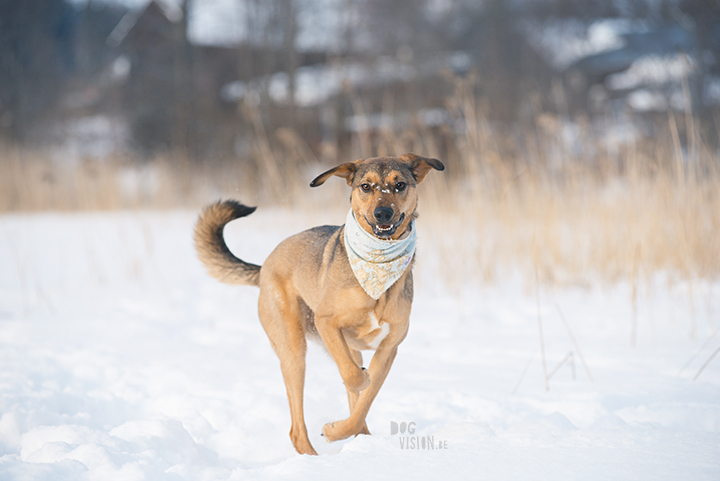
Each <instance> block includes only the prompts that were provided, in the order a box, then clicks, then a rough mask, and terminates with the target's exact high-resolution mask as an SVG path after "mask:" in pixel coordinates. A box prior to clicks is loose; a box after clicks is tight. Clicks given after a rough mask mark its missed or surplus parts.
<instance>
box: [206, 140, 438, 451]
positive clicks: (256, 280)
mask: <svg viewBox="0 0 720 481" xmlns="http://www.w3.org/2000/svg"><path fill="white" fill-rule="evenodd" d="M431 169H435V170H439V171H441V170H444V169H445V166H444V165H443V163H442V162H440V161H439V160H437V159H430V158H425V157H420V156H417V155H415V154H403V155H401V156H399V157H375V158H371V159H365V160H363V159H359V160H356V161H355V162H348V163H345V164H341V165H339V166H337V167H335V168H333V169H330V170H328V171H327V172H324V173H322V174H320V175H319V176H318V177H317V178H315V179H314V180H313V181H312V182H311V183H310V186H311V187H317V186H319V185H322V184H323V183H325V181H326V180H328V179H329V178H330V177H332V176H338V177H341V178H343V179H345V180H346V182H347V184H348V185H349V186H350V187H352V194H351V196H350V204H351V209H350V211H349V212H348V215H347V219H346V223H345V225H343V226H321V227H315V228H312V229H309V230H306V231H304V232H301V233H299V234H296V235H294V236H292V237H289V238H287V239H285V240H284V241H283V242H281V243H280V244H279V245H278V246H277V247H276V248H275V250H274V251H273V252H272V253H271V254H270V255H269V256H268V258H267V259H266V260H265V263H264V264H263V265H262V266H259V265H256V264H250V263H248V262H245V261H243V260H240V259H238V258H237V257H235V256H234V255H233V254H232V253H231V252H230V250H229V249H228V247H227V245H226V244H225V241H224V238H223V229H224V227H225V225H226V224H227V223H228V222H230V221H232V220H235V219H238V218H240V217H245V216H247V215H249V214H251V213H252V212H254V211H255V208H254V207H246V206H244V205H242V204H240V203H238V202H235V201H232V200H227V201H221V202H218V203H216V204H213V205H210V206H208V207H206V208H205V209H204V210H203V211H202V213H201V214H200V217H199V219H198V221H197V224H196V225H195V248H196V250H197V254H198V257H199V258H200V260H201V261H202V263H203V264H204V265H205V267H206V268H207V270H208V272H209V273H210V275H211V276H212V277H214V278H216V279H218V280H220V281H222V282H225V283H229V284H241V285H250V286H258V287H260V296H259V300H258V313H259V317H260V322H261V323H262V326H263V328H264V329H265V332H266V333H267V335H268V337H269V338H270V343H271V344H272V347H273V349H274V350H275V353H276V354H277V356H278V358H280V368H281V370H282V375H283V379H284V381H285V387H286V388H287V395H288V400H289V402H290V415H291V417H292V426H291V428H290V439H291V440H292V443H293V445H294V446H295V449H296V450H297V452H298V453H300V454H317V452H316V451H315V449H314V448H313V446H312V444H310V440H309V439H308V434H307V427H306V426H305V419H304V415H303V389H304V384H305V351H306V347H307V344H306V339H307V338H314V339H316V340H319V341H320V342H321V343H322V344H323V345H324V346H325V347H326V348H327V350H328V352H329V353H330V354H331V355H332V357H333V359H334V360H335V363H336V364H337V367H338V369H339V370H340V375H341V376H342V379H343V382H344V384H345V387H346V388H347V395H348V401H349V404H350V416H349V417H348V418H347V419H343V420H340V421H335V422H332V423H328V424H326V425H325V426H324V427H323V430H322V435H323V436H324V437H325V439H326V440H328V441H337V440H340V439H345V438H348V437H350V436H355V435H358V434H370V431H369V430H368V427H367V424H366V423H365V417H366V416H367V413H368V411H369V410H370V405H371V404H372V402H373V400H374V399H375V396H376V395H377V393H378V391H379V390H380V387H381V386H382V384H383V382H384V381H385V378H386V377H387V375H388V371H389V370H390V367H391V366H392V363H393V360H394V359H395V355H396V354H397V348H398V345H399V344H400V343H401V342H402V341H403V339H405V336H406V334H407V332H408V325H409V318H410V307H411V304H412V300H413V278H412V265H413V261H414V253H415V240H416V231H415V218H416V217H417V204H418V194H417V184H418V183H420V182H421V181H422V180H423V179H424V178H425V176H426V175H427V173H428V172H429V171H430V170H431ZM363 350H374V351H375V354H374V355H373V357H372V360H371V361H370V366H369V367H368V368H367V369H365V368H364V367H363V359H362V354H361V351H363Z"/></svg>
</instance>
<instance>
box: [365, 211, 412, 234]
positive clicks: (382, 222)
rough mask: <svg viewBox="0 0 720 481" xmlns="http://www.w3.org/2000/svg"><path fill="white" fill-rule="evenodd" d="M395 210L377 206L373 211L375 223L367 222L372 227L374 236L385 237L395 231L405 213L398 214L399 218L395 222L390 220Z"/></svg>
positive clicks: (403, 218)
mask: <svg viewBox="0 0 720 481" xmlns="http://www.w3.org/2000/svg"><path fill="white" fill-rule="evenodd" d="M394 215H395V212H394V211H393V210H392V209H391V208H390V207H378V208H376V209H375V211H374V212H373V216H374V217H375V221H376V223H373V222H368V224H370V227H372V230H373V234H375V235H376V236H378V237H380V238H383V239H386V238H388V237H390V236H392V235H393V234H395V231H397V228H398V227H400V225H402V223H403V221H404V220H405V214H400V218H399V219H398V220H397V221H396V222H392V218H393V216H394Z"/></svg>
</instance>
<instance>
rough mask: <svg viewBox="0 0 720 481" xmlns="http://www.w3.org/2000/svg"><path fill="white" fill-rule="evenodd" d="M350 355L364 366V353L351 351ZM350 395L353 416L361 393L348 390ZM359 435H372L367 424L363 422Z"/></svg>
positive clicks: (349, 402) (349, 400)
mask: <svg viewBox="0 0 720 481" xmlns="http://www.w3.org/2000/svg"><path fill="white" fill-rule="evenodd" d="M350 355H351V356H352V358H353V360H354V361H355V364H357V365H358V366H361V367H362V365H363V358H362V352H360V351H355V350H351V351H350ZM347 395H348V404H349V405H350V413H351V414H352V412H353V410H354V409H355V404H357V400H358V397H359V395H360V394H359V393H358V392H356V391H351V390H350V389H348V390H347ZM358 434H370V430H369V429H368V427H367V423H366V422H365V421H363V426H362V429H361V430H360V432H359V433H358Z"/></svg>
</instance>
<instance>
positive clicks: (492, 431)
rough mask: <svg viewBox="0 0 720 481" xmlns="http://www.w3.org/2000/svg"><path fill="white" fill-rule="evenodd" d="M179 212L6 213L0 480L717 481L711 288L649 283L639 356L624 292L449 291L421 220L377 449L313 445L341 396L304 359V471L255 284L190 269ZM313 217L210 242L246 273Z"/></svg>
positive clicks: (274, 215) (379, 416) (230, 232)
mask: <svg viewBox="0 0 720 481" xmlns="http://www.w3.org/2000/svg"><path fill="white" fill-rule="evenodd" d="M195 216H196V213H195V212H171V213H144V212H140V213H109V214H34V215H5V216H2V217H0V416H1V417H0V479H2V480H53V481H57V480H60V481H62V480H78V479H93V480H141V479H146V480H153V481H155V480H166V479H167V480H228V479H313V480H318V479H319V480H322V479H337V478H338V477H339V476H342V477H343V478H349V479H469V478H474V479H477V478H480V477H481V478H483V479H496V480H504V479H507V480H521V479H522V480H545V479H547V480H553V481H557V480H577V479H582V480H596V479H597V480H600V479H602V480H607V479H620V480H622V479H640V480H677V479H688V480H694V481H700V480H713V481H716V480H718V479H720V356H717V357H715V358H714V359H713V360H711V362H710V363H709V364H708V365H707V367H706V368H705V369H704V371H702V372H701V373H700V375H699V377H698V379H697V380H696V381H693V377H695V376H696V375H697V374H698V372H699V371H700V368H701V367H702V365H703V363H705V361H707V360H708V359H709V358H710V356H711V354H712V353H713V352H715V351H716V350H717V349H718V347H720V334H718V327H720V284H717V283H715V284H712V283H703V282H694V283H692V284H675V285H674V286H672V287H668V286H667V285H666V284H665V283H663V282H662V281H659V280H658V281H657V282H656V283H654V284H653V285H652V286H650V287H648V286H645V287H644V288H643V289H642V292H641V295H640V297H639V298H638V301H637V303H636V305H635V319H636V320H637V322H636V339H637V341H636V346H635V347H633V346H631V337H632V331H633V317H634V314H633V312H634V309H633V305H632V303H631V301H630V299H631V295H630V287H629V286H627V285H618V286H613V287H599V286H598V287H593V288H582V289H581V288H563V289H557V288H555V289H550V288H544V287H543V288H541V289H540V296H539V302H538V299H536V297H535V294H534V290H533V289H527V287H526V285H525V283H524V282H522V281H520V280H517V279H514V278H513V277H512V276H510V275H508V276H507V279H506V280H504V281H501V282H499V283H498V285H496V286H495V287H484V288H473V287H471V286H468V288H467V289H466V291H465V292H463V293H460V294H458V293H455V294H450V293H448V292H446V291H445V290H444V289H443V286H442V284H441V283H439V282H438V281H437V279H438V278H439V276H438V274H437V272H433V271H432V269H433V267H432V266H433V265H435V264H434V263H432V262H422V258H423V257H424V258H428V257H431V256H432V245H430V244H431V243H430V242H426V243H423V238H424V237H425V238H426V239H428V238H430V237H431V236H430V235H428V233H429V232H430V231H429V230H430V229H432V227H433V226H430V225H423V224H422V222H420V224H419V229H420V231H419V232H420V240H419V242H420V245H419V255H420V256H421V262H419V265H418V268H417V270H416V272H417V277H416V300H415V304H414V306H413V315H412V318H411V330H410V334H409V335H408V337H407V339H406V340H405V342H404V343H403V344H402V346H401V349H400V352H399V354H398V357H397V360H396V361H395V365H394V366H393V369H392V371H391V372H390V375H389V377H388V379H387V382H386V383H385V386H384V387H383V389H382V390H381V392H380V395H379V396H378V398H377V400H376V401H375V403H374V405H373V407H372V410H371V411H370V414H369V416H368V426H369V428H370V430H371V431H372V432H373V436H362V437H358V438H355V439H350V440H346V441H344V442H339V443H334V444H327V443H325V442H323V439H322V438H321V437H320V430H321V428H322V426H323V424H324V423H325V422H328V421H333V420H337V419H341V418H344V417H345V416H346V413H347V406H346V397H345V392H344V388H343V386H342V381H341V380H340V376H339V374H338V373H337V369H336V367H335V366H334V364H333V363H332V361H331V359H330V358H329V356H327V355H326V354H325V353H324V352H323V350H322V349H321V348H320V347H318V346H315V345H312V346H311V347H310V351H309V353H308V356H309V357H308V376H307V385H306V413H307V424H308V429H309V431H310V433H311V441H312V442H313V443H314V445H315V447H316V449H317V450H318V451H319V452H320V456H318V457H309V456H299V455H297V454H295V452H294V450H293V448H292V446H291V444H290V440H289V437H288V435H287V433H288V431H289V428H290V419H289V412H288V408H287V401H286V397H285V388H284V385H283V382H282V379H281V375H280V369H279V365H278V361H277V358H276V357H275V355H274V354H273V352H272V350H271V348H270V345H269V342H268V341H267V338H266V337H265V335H264V333H263V331H262V329H261V327H260V325H259V322H258V320H257V315H256V299H257V291H256V290H255V289H254V288H250V287H230V286H225V285H222V284H219V283H218V282H216V281H214V280H213V279H211V278H209V277H208V276H207V275H206V274H205V273H204V271H203V270H202V268H201V266H200V265H199V263H198V261H197V260H196V259H195V256H194V252H193V249H192V244H191V231H192V226H193V223H194V220H195ZM321 217H322V218H323V219H326V220H325V222H328V223H333V222H335V223H340V222H342V220H343V218H344V216H343V215H342V214H340V215H337V216H336V217H337V218H336V219H328V217H331V216H329V215H322V216H321V215H315V216H314V217H313V216H305V217H303V216H297V215H292V214H290V213H288V212H284V211H279V210H272V209H263V208H260V209H258V211H257V212H256V213H255V214H253V215H252V216H251V217H249V218H247V219H243V220H240V221H237V222H235V223H233V224H231V225H230V226H229V227H228V229H227V234H226V235H227V237H228V239H229V240H228V242H229V244H230V246H231V248H232V249H233V250H234V251H235V252H237V253H238V254H239V255H240V256H241V257H243V258H245V259H246V260H249V261H255V262H262V260H263V259H264V257H265V256H266V255H267V254H268V253H269V251H270V250H271V249H272V248H273V247H274V245H275V244H276V243H277V242H278V241H280V240H281V239H282V238H284V237H285V236H287V235H289V234H291V233H294V232H296V231H298V230H301V229H303V228H306V227H310V226H312V225H313V224H314V223H315V222H316V221H317V219H319V218H321ZM423 233H425V234H423ZM538 306H539V311H540V316H541V319H542V327H543V339H544V352H545V360H546V366H547V371H548V372H550V373H552V371H554V370H555V368H556V367H557V366H558V365H559V366H560V367H559V368H558V369H557V370H556V372H554V374H553V375H552V378H551V379H550V382H549V391H547V390H546V387H545V382H544V375H543V356H542V355H541V349H540V346H541V343H540V335H539V323H538ZM563 319H564V321H563ZM566 325H567V327H566ZM568 356H569V358H568ZM367 359H368V358H367V356H366V362H367ZM564 359H568V360H567V362H565V363H564V364H560V363H561V362H562V361H563V360H564ZM583 360H584V362H585V364H586V366H587V370H586V368H585V366H584V365H583ZM590 376H592V379H591V378H590ZM393 423H394V424H393ZM403 423H406V424H403ZM410 423H414V424H410ZM408 425H409V426H410V427H411V428H412V431H414V432H412V433H410V432H408V431H407V430H405V432H404V433H400V432H398V433H395V434H393V432H392V431H391V427H392V426H398V428H399V429H400V428H404V427H406V426H408ZM431 442H432V448H430V443H431ZM408 446H411V447H412V446H414V447H415V449H408ZM423 446H424V447H425V449H423Z"/></svg>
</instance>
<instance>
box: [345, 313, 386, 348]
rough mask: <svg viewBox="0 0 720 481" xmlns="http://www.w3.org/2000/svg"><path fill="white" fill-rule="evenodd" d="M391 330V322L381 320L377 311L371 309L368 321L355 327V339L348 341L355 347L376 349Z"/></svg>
mask: <svg viewBox="0 0 720 481" xmlns="http://www.w3.org/2000/svg"><path fill="white" fill-rule="evenodd" d="M389 332H390V324H388V323H387V322H382V321H379V320H378V318H377V316H376V315H375V311H372V310H371V311H370V312H369V313H368V315H367V318H366V321H365V322H364V323H363V324H361V325H360V326H358V327H357V328H356V329H355V339H352V340H350V339H348V341H349V342H348V343H349V344H350V345H351V346H352V347H353V348H355V349H360V350H366V349H372V350H376V349H377V348H378V346H380V343H381V342H382V341H383V339H385V338H386V337H387V335H388V333H389Z"/></svg>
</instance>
